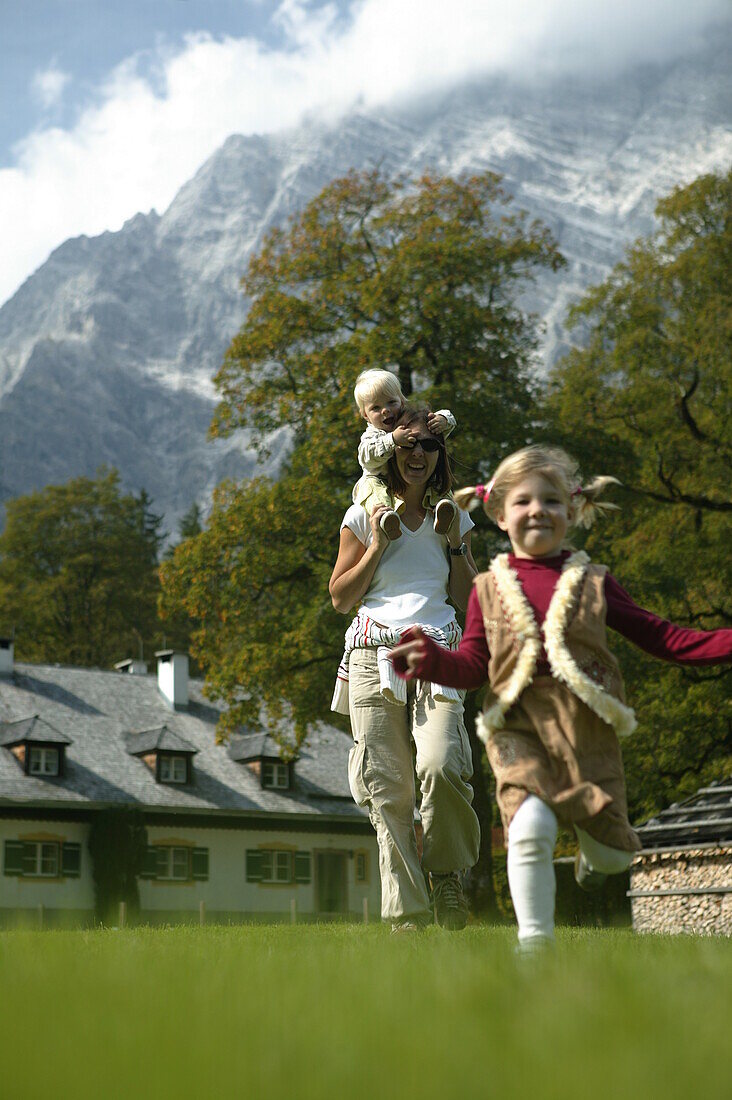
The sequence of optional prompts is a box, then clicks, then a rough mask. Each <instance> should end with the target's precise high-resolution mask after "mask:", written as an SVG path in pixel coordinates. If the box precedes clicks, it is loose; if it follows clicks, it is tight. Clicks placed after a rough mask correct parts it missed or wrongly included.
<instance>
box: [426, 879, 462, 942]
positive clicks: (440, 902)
mask: <svg viewBox="0 0 732 1100" xmlns="http://www.w3.org/2000/svg"><path fill="white" fill-rule="evenodd" d="M430 884H431V886H432V905H433V907H434V910H435V921H436V923H437V924H439V925H440V927H441V928H447V929H448V931H450V932H460V931H461V930H462V929H463V928H464V927H465V925H466V924H467V923H468V903H467V901H466V899H465V894H464V893H463V887H462V883H461V882H460V875H459V874H458V872H457V871H452V872H451V873H450V874H447V875H435V874H432V873H431V874H430Z"/></svg>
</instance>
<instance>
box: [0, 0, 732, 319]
mask: <svg viewBox="0 0 732 1100" xmlns="http://www.w3.org/2000/svg"><path fill="white" fill-rule="evenodd" d="M726 10H727V9H726V0H696V2H695V4H693V5H692V4H689V3H688V0H683V2H679V0H640V2H639V0H614V3H612V4H610V3H609V2H608V0H511V2H510V3H506V2H505V0H450V2H449V3H447V2H446V0H359V2H353V3H352V5H351V8H350V13H349V17H348V19H346V20H344V19H343V18H342V16H341V17H339V16H338V12H337V10H336V8H335V5H333V4H326V5H325V6H324V5H322V4H321V5H320V6H315V5H313V4H312V3H307V2H304V0H284V2H282V3H281V4H280V6H279V8H278V10H277V13H276V15H275V17H274V18H275V19H276V20H277V22H278V24H279V26H280V28H281V29H282V30H283V31H284V34H285V38H286V42H285V45H284V46H283V47H281V48H279V49H270V48H267V47H265V46H264V45H262V44H261V43H259V42H257V41H255V40H253V39H251V38H245V39H232V38H225V39H220V40H213V39H212V38H210V37H208V36H205V35H197V36H192V37H190V38H189V39H188V40H187V41H186V43H185V45H184V46H183V47H182V48H180V49H178V50H177V51H173V50H171V49H170V48H165V47H160V48H158V50H157V53H155V54H153V55H149V54H148V55H146V61H147V62H148V63H149V59H150V56H152V57H153V60H154V64H155V73H154V78H153V77H145V76H143V75H142V70H141V67H140V65H139V64H138V59H135V58H132V59H130V60H129V61H127V62H126V63H124V64H123V65H121V66H119V67H118V68H117V69H116V70H115V71H114V72H113V73H111V74H110V76H109V79H108V80H107V82H106V83H105V84H104V86H103V87H101V88H99V89H98V91H97V97H96V100H95V101H94V102H93V103H91V104H88V105H87V106H86V107H85V109H84V110H83V111H81V112H80V114H79V116H78V118H77V120H76V122H75V124H74V125H73V126H72V127H71V128H69V129H60V128H51V127H46V128H43V129H39V130H37V131H35V132H33V133H31V134H29V135H28V136H27V137H26V138H25V139H24V140H23V141H21V142H20V143H18V145H17V146H16V147H15V150H14V155H15V160H14V163H13V165H12V166H11V167H9V168H5V169H2V170H0V246H1V247H2V255H3V259H4V263H3V267H2V270H0V302H1V301H3V300H4V299H5V298H6V297H8V296H9V295H10V294H11V293H13V292H14V290H15V289H16V288H17V287H18V285H19V284H20V282H21V281H22V280H23V279H24V278H25V277H26V276H27V275H28V274H30V272H31V271H33V270H34V269H35V268H36V267H37V266H38V265H39V264H40V263H42V262H43V261H44V260H45V259H46V257H47V256H48V253H49V251H50V250H51V249H52V248H54V247H55V246H56V245H58V244H60V243H61V242H62V241H64V240H65V239H67V238H68V237H70V236H76V235H78V234H81V233H85V234H87V235H94V234H96V233H100V232H102V231H104V230H105V229H118V228H119V227H120V226H121V224H122V222H123V221H124V220H125V219H126V218H128V217H130V216H132V215H133V214H135V213H137V212H138V211H140V210H142V211H147V210H149V209H150V208H151V207H156V208H157V209H158V210H160V211H162V210H163V209H165V207H166V206H167V205H168V203H169V202H170V201H171V200H172V198H173V196H174V194H175V192H176V190H177V189H178V188H179V187H180V186H181V185H182V184H183V183H184V182H185V181H186V180H187V179H188V178H190V176H191V175H192V174H193V172H194V171H195V170H196V168H197V167H198V166H199V165H200V164H201V163H202V162H203V161H204V160H205V159H206V157H208V156H209V155H210V154H211V153H212V152H213V151H214V150H215V149H216V148H217V147H218V146H219V145H220V144H221V143H222V142H223V141H224V139H225V138H226V137H227V136H228V135H229V134H231V133H253V132H267V131H272V130H276V129H280V128H282V127H286V126H290V125H294V124H295V123H297V121H298V119H299V118H300V117H301V115H302V113H303V112H305V111H317V110H329V111H335V112H337V111H340V110H344V109H346V108H347V107H348V106H349V105H352V104H353V103H354V102H362V103H363V104H365V105H366V106H376V105H378V104H379V103H382V102H386V101H389V100H392V99H394V98H395V97H402V96H411V95H419V94H422V93H425V92H428V91H430V90H432V89H434V88H437V87H440V86H446V85H449V84H450V83H453V82H456V81H459V80H461V79H464V78H465V77H468V76H475V75H478V74H480V73H484V72H491V71H493V72H506V73H509V74H511V75H514V76H518V77H521V78H524V79H529V78H533V77H534V76H535V75H536V74H551V73H553V72H561V71H577V70H579V71H587V70H592V71H607V70H609V69H613V68H616V67H620V66H622V65H624V64H628V63H633V62H636V61H640V60H648V61H657V60H663V59H664V58H667V57H671V56H674V55H675V54H677V53H681V52H683V51H685V50H688V49H689V48H690V46H691V45H693V43H694V41H695V38H696V37H697V36H698V35H699V34H700V32H701V31H702V30H703V28H704V26H705V25H708V23H709V22H710V21H711V20H713V19H715V18H722V17H723V15H724V13H725V12H726ZM37 81H38V94H39V95H40V96H41V97H43V96H45V97H46V100H45V102H47V103H50V102H52V101H53V97H54V96H58V95H60V94H61V93H62V92H63V90H64V86H65V83H66V77H65V74H63V73H60V72H58V70H56V69H55V68H54V67H51V68H50V69H49V70H47V72H46V73H45V74H38V77H37Z"/></svg>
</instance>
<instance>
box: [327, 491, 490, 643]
mask: <svg viewBox="0 0 732 1100" xmlns="http://www.w3.org/2000/svg"><path fill="white" fill-rule="evenodd" d="M458 515H459V517H460V534H461V535H464V534H465V533H466V532H467V531H469V530H470V529H471V528H472V527H474V526H475V524H474V523H473V521H472V519H471V518H470V516H469V515H468V513H467V512H464V511H463V510H462V509H458ZM432 522H433V517H432V514H431V513H430V512H428V513H427V515H426V516H425V518H424V520H423V521H422V525H421V527H419V528H418V529H417V530H416V531H410V530H409V528H408V527H405V526H404V524H403V523H402V537H401V538H400V539H395V540H394V541H393V542H390V543H389V545H388V546H387V548H386V550H385V551H384V553H383V555H382V557H381V560H380V561H379V564H378V565H377V567H376V572H375V573H374V576H373V578H372V580H371V584H370V586H369V590H368V592H367V593H366V595H365V596H364V597H363V599H362V600H361V606H362V607H365V608H366V609H367V610H368V611H369V612H370V613H371V615H372V616H373V618H374V619H375V620H376V622H378V623H381V625H382V626H390V627H394V628H397V629H400V630H403V629H405V628H406V627H408V626H412V625H413V624H414V623H423V624H424V625H425V626H434V627H436V628H438V629H442V628H443V627H446V626H447V624H448V623H451V622H452V621H453V619H454V618H455V608H454V607H452V606H451V604H449V603H448V602H447V585H448V581H449V577H450V563H449V561H448V557H447V544H446V542H445V537H444V535H436V534H435V532H434V528H433V526H432ZM343 527H348V529H349V530H350V531H353V533H354V535H355V536H356V538H357V539H358V541H359V542H361V543H363V545H364V546H369V545H370V543H371V541H372V535H371V521H370V519H369V516H368V514H367V512H366V510H365V509H364V508H363V507H362V506H361V505H360V504H352V505H351V507H350V508H349V509H348V511H347V512H346V514H345V516H344V517H343V523H342V524H341V528H343Z"/></svg>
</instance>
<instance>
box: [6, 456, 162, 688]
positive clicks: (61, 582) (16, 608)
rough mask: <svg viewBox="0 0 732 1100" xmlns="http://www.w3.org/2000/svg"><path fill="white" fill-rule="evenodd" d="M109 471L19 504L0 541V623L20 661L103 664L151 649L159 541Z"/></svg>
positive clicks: (142, 499)
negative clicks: (144, 646)
mask: <svg viewBox="0 0 732 1100" xmlns="http://www.w3.org/2000/svg"><path fill="white" fill-rule="evenodd" d="M160 525H161V520H160V517H159V516H156V515H154V514H153V513H152V511H151V510H150V500H149V498H148V497H147V494H145V493H144V492H142V493H141V494H140V495H139V496H138V497H135V496H133V495H131V494H124V493H122V492H121V490H120V486H119V474H118V473H117V471H116V470H101V471H100V472H99V473H98V475H97V477H96V478H93V479H90V478H75V479H74V480H72V481H69V482H67V483H66V484H65V485H50V486H48V487H47V488H45V489H43V490H41V491H39V492H36V493H29V494H28V495H27V496H22V497H17V498H16V499H15V500H11V501H9V502H8V503H7V522H6V526H5V530H4V532H3V533H2V535H0V621H2V622H3V623H4V624H5V626H6V627H14V628H15V630H16V631H17V635H18V637H17V652H18V655H19V656H20V657H21V658H22V659H25V660H31V661H59V662H63V663H68V664H77V665H99V666H105V665H109V664H111V663H112V662H113V661H114V660H118V659H119V658H120V657H121V656H124V655H126V654H128V653H130V652H137V647H138V644H139V640H140V639H142V640H143V641H144V642H146V643H148V644H149V645H150V646H151V647H152V645H153V638H154V636H155V635H156V634H157V633H158V631H159V629H160V628H159V624H158V620H157V594H158V589H159V580H158V577H157V560H158V552H159V548H160V545H161V543H162V539H163V536H162V534H161V532H160Z"/></svg>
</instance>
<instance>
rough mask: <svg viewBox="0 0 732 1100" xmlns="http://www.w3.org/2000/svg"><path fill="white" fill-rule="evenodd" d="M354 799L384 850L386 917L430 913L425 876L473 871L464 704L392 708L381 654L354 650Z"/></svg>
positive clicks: (475, 842)
mask: <svg viewBox="0 0 732 1100" xmlns="http://www.w3.org/2000/svg"><path fill="white" fill-rule="evenodd" d="M348 674H349V685H348V687H349V696H350V712H351V731H352V733H353V740H354V746H353V748H352V749H351V754H350V758H349V762H348V779H349V783H350V787H351V793H352V794H353V797H354V800H355V801H356V803H357V804H358V805H359V806H366V807H367V808H368V811H369V817H370V818H371V823H372V825H373V826H374V829H375V830H376V837H377V840H378V844H379V871H380V874H381V915H382V917H383V918H384V920H397V919H399V918H402V917H417V916H421V915H422V914H425V913H427V912H428V910H429V895H428V892H427V887H426V885H425V880H424V873H423V869H424V871H434V872H435V873H437V874H444V873H447V872H450V871H462V870H465V869H466V868H468V867H472V866H473V864H474V863H475V862H476V860H477V858H478V848H479V844H480V826H479V824H478V818H477V817H476V815H475V811H474V810H473V808H472V806H471V802H472V800H473V789H472V787H471V786H470V784H469V782H468V780H469V779H470V777H471V775H472V774H473V768H472V759H471V753H470V743H469V741H468V735H467V732H466V729H465V726H464V724H463V707H462V703H447V702H437V701H435V700H434V699H432V698H431V697H430V696H428V695H421V696H419V697H417V696H416V693H415V685H414V684H413V683H410V684H409V685H408V694H407V705H406V706H400V705H398V704H396V703H388V702H387V701H386V700H385V699H384V697H383V696H382V695H381V692H380V691H379V673H378V669H377V666H376V650H375V649H355V650H353V651H352V653H351V655H350V658H349V664H348ZM415 770H416V774H417V779H418V782H419V786H420V791H421V796H422V798H421V803H420V816H421V818H422V826H423V829H424V839H423V852H422V863H421V864H420V861H419V856H418V854H417V842H416V838H415V835H414V808H415V799H416V791H415V782H414V776H415Z"/></svg>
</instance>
